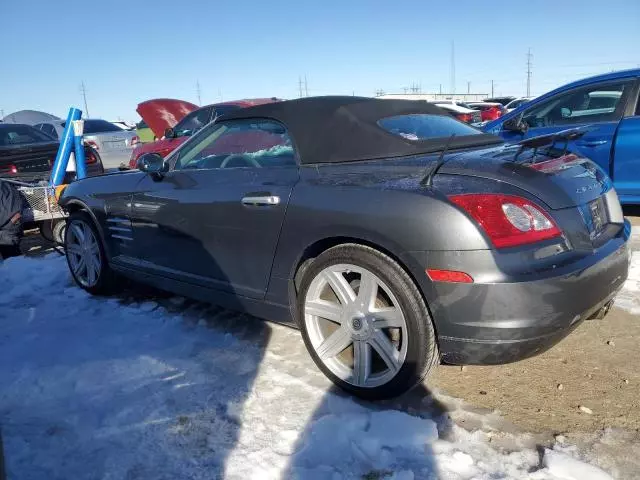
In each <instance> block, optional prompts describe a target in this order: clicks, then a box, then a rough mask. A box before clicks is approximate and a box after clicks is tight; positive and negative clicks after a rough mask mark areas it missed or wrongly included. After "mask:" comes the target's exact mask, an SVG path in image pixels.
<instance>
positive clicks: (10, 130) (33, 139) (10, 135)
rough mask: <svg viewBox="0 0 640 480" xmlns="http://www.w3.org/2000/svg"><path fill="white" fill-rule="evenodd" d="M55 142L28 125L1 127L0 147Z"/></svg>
mask: <svg viewBox="0 0 640 480" xmlns="http://www.w3.org/2000/svg"><path fill="white" fill-rule="evenodd" d="M53 141H54V140H53V139H52V138H51V137H50V136H49V135H46V134H44V133H42V132H39V131H38V130H36V129H35V128H33V127H30V126H28V125H14V124H4V125H0V147H7V146H11V145H26V144H29V143H43V142H53Z"/></svg>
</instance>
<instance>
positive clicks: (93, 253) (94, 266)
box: [64, 211, 115, 294]
mask: <svg viewBox="0 0 640 480" xmlns="http://www.w3.org/2000/svg"><path fill="white" fill-rule="evenodd" d="M64 249H65V254H66V257H67V264H68V265H69V270H70V271H71V275H72V276H73V279H74V280H75V282H76V283H77V284H78V285H79V286H80V287H82V288H83V289H84V290H86V291H88V292H89V293H93V294H104V293H109V292H111V290H112V289H113V286H114V282H115V275H114V273H113V271H112V270H111V268H110V267H109V263H108V262H107V256H106V255H105V251H104V248H103V246H102V243H101V241H100V235H99V234H98V231H97V229H96V227H95V224H94V223H93V219H92V218H91V217H90V216H89V215H88V214H87V213H86V212H82V211H81V212H75V213H73V214H71V216H70V217H69V219H68V221H67V226H66V229H65V233H64Z"/></svg>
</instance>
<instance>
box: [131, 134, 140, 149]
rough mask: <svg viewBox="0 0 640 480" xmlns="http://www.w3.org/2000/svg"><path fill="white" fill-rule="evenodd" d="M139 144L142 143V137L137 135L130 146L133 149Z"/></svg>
mask: <svg viewBox="0 0 640 480" xmlns="http://www.w3.org/2000/svg"><path fill="white" fill-rule="evenodd" d="M139 143H140V137H139V136H137V135H136V136H135V137H133V138H132V139H131V142H130V143H129V145H130V146H132V147H135V146H136V145H137V144H139Z"/></svg>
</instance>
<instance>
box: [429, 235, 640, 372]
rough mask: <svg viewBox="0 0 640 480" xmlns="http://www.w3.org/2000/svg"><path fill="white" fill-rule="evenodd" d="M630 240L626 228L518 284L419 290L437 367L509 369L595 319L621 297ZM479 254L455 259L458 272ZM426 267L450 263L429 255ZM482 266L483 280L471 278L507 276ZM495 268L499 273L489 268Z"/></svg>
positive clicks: (447, 285)
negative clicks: (435, 344)
mask: <svg viewBox="0 0 640 480" xmlns="http://www.w3.org/2000/svg"><path fill="white" fill-rule="evenodd" d="M630 233H631V228H630V225H628V223H627V224H626V225H625V228H624V229H622V230H621V231H620V233H619V234H618V236H616V237H615V238H613V239H612V240H611V241H609V242H607V244H606V245H604V246H602V247H601V248H600V249H597V250H596V251H594V252H593V253H592V254H591V255H588V256H586V257H583V258H581V259H580V260H579V261H576V262H573V263H570V264H568V265H557V266H555V265H554V266H553V268H552V269H547V270H546V271H543V272H531V273H529V274H528V277H529V278H527V279H526V280H524V281H523V280H522V276H520V277H519V278H518V279H510V278H508V277H507V278H503V280H501V281H489V282H485V283H477V282H476V283H470V284H462V283H437V282H433V283H432V282H428V281H427V282H425V288H424V289H423V291H424V292H425V296H426V297H427V300H428V302H429V305H430V308H431V312H432V315H433V318H434V321H435V324H436V330H437V333H438V338H439V342H440V351H441V354H442V358H443V361H445V362H447V363H456V364H499V363H508V362H512V361H516V360H520V359H523V358H526V357H530V356H533V355H536V354H538V353H541V352H543V351H545V350H547V349H548V348H550V347H551V346H553V345H555V344H556V343H557V342H559V341H560V340H561V339H562V338H564V337H565V336H566V335H568V334H569V333H570V332H571V331H572V330H573V329H574V328H575V327H576V326H577V325H578V324H579V323H580V322H582V321H583V320H585V319H588V318H590V317H592V316H594V315H595V314H597V313H598V311H599V310H600V309H601V308H602V307H603V306H604V305H606V303H607V302H609V301H610V300H612V299H613V298H614V297H615V295H616V293H617V292H618V291H619V290H620V288H621V287H622V284H623V283H624V281H625V280H626V278H627V275H628V269H629V261H630V250H629V247H628V240H629V237H630ZM479 255H481V253H479V252H477V251H475V252H456V255H455V266H456V269H459V270H463V271H468V270H465V268H464V265H465V262H472V261H474V260H477V259H478V256H479ZM425 260H426V259H425ZM428 261H429V263H427V264H425V265H429V266H430V267H433V268H443V267H442V266H443V265H446V262H449V264H451V261H452V258H451V256H450V255H448V254H447V252H430V253H429V254H428ZM441 262H442V263H441ZM480 263H481V265H482V268H483V269H485V271H484V272H483V273H484V275H483V274H481V273H479V272H477V271H476V272H474V273H475V275H472V276H473V277H474V278H479V279H482V278H487V279H490V278H492V279H496V278H501V277H505V275H504V273H503V272H502V271H496V272H488V271H486V265H488V264H489V263H488V262H484V263H483V262H480ZM467 264H469V263H467ZM477 264H478V262H476V265H477ZM449 268H452V269H453V268H454V267H453V266H452V267H449ZM493 268H495V269H496V270H499V267H497V266H496V264H495V262H494V263H493Z"/></svg>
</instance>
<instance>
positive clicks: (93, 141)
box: [84, 140, 100, 150]
mask: <svg viewBox="0 0 640 480" xmlns="http://www.w3.org/2000/svg"><path fill="white" fill-rule="evenodd" d="M84 144H85V145H88V146H90V147H91V148H95V149H96V150H100V147H98V144H97V143H96V141H95V140H85V141H84Z"/></svg>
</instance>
